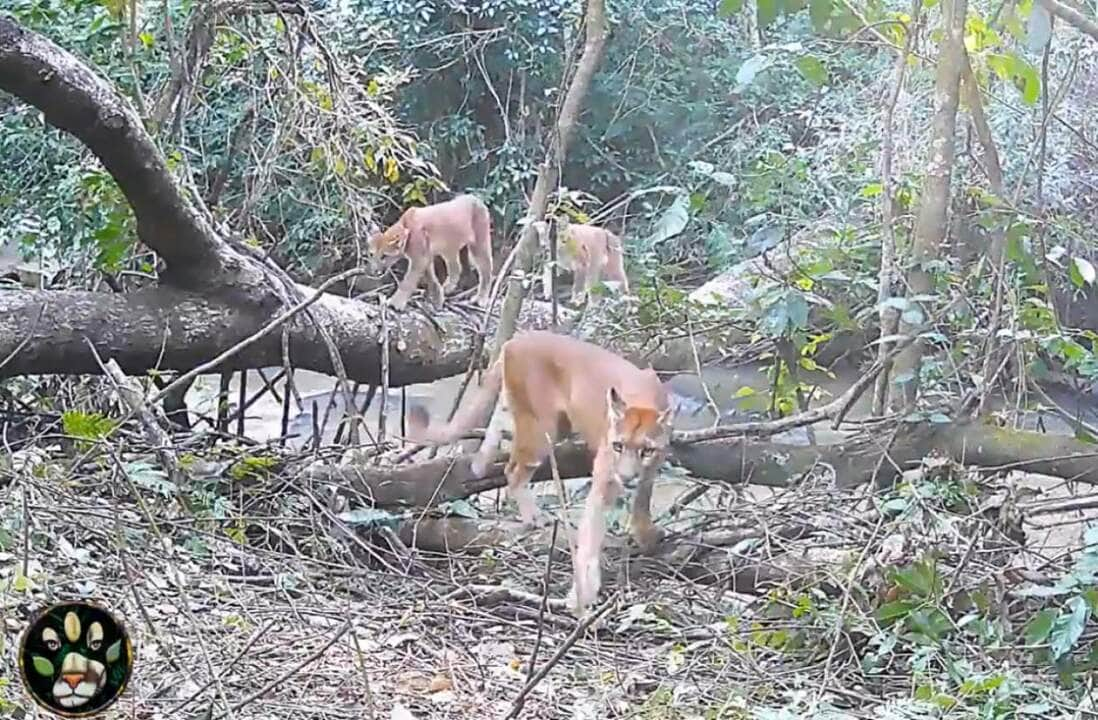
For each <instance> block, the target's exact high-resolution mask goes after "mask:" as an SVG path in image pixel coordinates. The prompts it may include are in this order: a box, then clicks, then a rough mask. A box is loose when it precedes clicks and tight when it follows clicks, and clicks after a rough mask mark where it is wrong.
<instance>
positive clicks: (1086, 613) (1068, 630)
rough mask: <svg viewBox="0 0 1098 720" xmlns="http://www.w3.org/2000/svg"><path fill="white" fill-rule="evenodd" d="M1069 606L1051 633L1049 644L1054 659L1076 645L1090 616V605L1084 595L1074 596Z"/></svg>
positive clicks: (1069, 601)
mask: <svg viewBox="0 0 1098 720" xmlns="http://www.w3.org/2000/svg"><path fill="white" fill-rule="evenodd" d="M1067 606H1068V608H1069V610H1068V611H1067V612H1061V613H1060V616H1059V617H1057V618H1056V622H1055V623H1053V626H1052V632H1051V633H1050V636H1051V640H1050V641H1049V646H1050V649H1051V651H1052V659H1053V660H1059V659H1060V658H1061V657H1063V656H1064V655H1065V654H1067V653H1068V652H1069V651H1070V650H1071V649H1072V648H1074V647H1075V643H1076V642H1078V640H1079V638H1080V636H1082V634H1083V629H1084V628H1085V627H1086V624H1087V619H1088V618H1089V617H1090V606H1088V605H1087V601H1086V600H1084V599H1083V598H1082V597H1073V598H1072V599H1071V600H1068V603H1067Z"/></svg>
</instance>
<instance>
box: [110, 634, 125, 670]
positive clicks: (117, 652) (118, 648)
mask: <svg viewBox="0 0 1098 720" xmlns="http://www.w3.org/2000/svg"><path fill="white" fill-rule="evenodd" d="M120 657H122V639H121V638H119V639H118V640H115V641H114V643H112V644H111V646H110V647H109V648H107V664H108V665H110V664H111V663H116V662H118V658H120Z"/></svg>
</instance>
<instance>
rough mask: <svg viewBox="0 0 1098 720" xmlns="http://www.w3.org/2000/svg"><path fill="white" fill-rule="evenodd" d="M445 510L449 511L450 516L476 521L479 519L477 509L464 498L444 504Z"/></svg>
mask: <svg viewBox="0 0 1098 720" xmlns="http://www.w3.org/2000/svg"><path fill="white" fill-rule="evenodd" d="M446 509H447V510H449V511H450V513H451V514H453V515H457V516H459V517H465V518H470V519H472V520H476V519H477V518H478V517H480V513H478V512H477V509H476V508H475V507H473V505H472V504H471V503H470V502H469V501H468V500H466V499H464V498H460V499H458V500H452V501H450V502H448V503H446Z"/></svg>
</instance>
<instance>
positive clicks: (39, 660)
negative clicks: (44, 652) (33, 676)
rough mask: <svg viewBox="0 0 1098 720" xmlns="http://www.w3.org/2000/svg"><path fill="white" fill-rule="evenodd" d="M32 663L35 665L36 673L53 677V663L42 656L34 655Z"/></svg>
mask: <svg viewBox="0 0 1098 720" xmlns="http://www.w3.org/2000/svg"><path fill="white" fill-rule="evenodd" d="M31 662H32V663H34V671H35V672H36V673H38V674H39V675H45V676H46V677H53V663H51V662H50V661H49V660H47V659H46V658H44V657H42V656H41V655H32V656H31Z"/></svg>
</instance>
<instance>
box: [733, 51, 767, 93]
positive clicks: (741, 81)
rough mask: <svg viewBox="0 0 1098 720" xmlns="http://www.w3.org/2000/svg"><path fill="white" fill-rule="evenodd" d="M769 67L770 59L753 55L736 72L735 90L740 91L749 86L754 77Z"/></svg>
mask: <svg viewBox="0 0 1098 720" xmlns="http://www.w3.org/2000/svg"><path fill="white" fill-rule="evenodd" d="M768 67H770V58H768V57H766V56H765V55H753V56H752V57H750V58H748V59H747V60H746V61H745V62H744V64H743V65H741V66H740V69H739V70H737V71H736V89H737V90H742V89H743V88H745V87H747V86H748V85H750V84H751V83H752V82H753V81H754V80H755V77H756V76H757V75H758V74H759V73H761V72H762V71H763V70H765V69H767V68H768Z"/></svg>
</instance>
